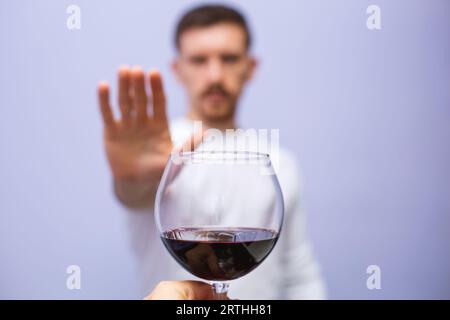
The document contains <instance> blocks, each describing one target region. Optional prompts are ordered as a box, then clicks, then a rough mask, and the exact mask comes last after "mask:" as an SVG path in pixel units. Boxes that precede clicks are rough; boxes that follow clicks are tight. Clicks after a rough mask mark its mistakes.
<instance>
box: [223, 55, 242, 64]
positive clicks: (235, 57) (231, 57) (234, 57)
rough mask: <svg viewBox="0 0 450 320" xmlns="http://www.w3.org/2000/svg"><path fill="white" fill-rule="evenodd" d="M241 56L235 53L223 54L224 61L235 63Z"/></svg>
mask: <svg viewBox="0 0 450 320" xmlns="http://www.w3.org/2000/svg"><path fill="white" fill-rule="evenodd" d="M239 58H240V57H239V56H238V55H235V54H228V55H224V56H222V61H223V62H224V63H235V62H238V61H239Z"/></svg>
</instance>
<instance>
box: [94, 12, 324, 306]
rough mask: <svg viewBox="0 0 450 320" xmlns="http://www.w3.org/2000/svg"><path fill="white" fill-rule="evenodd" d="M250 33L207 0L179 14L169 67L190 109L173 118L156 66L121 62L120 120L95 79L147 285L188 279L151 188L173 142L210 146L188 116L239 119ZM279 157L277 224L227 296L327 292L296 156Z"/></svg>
mask: <svg viewBox="0 0 450 320" xmlns="http://www.w3.org/2000/svg"><path fill="white" fill-rule="evenodd" d="M251 40H252V39H251V35H250V32H249V28H248V26H247V23H246V21H245V19H244V17H243V16H242V15H241V14H240V13H239V12H237V11H236V10H234V9H232V8H229V7H224V6H217V5H207V6H201V7H198V8H195V9H192V10H190V11H189V12H187V13H185V14H184V16H183V17H182V18H181V20H180V21H179V23H178V25H177V29H176V34H175V45H176V49H177V53H178V55H177V57H176V58H175V60H174V62H173V70H174V72H175V75H176V76H177V78H178V80H179V81H180V83H181V84H182V85H183V86H184V87H185V88H186V91H187V96H188V101H187V102H188V103H187V113H186V116H185V117H184V118H182V119H178V120H175V121H173V122H170V123H169V122H168V119H167V115H166V98H165V93H164V90H163V84H162V79H161V75H160V74H159V72H158V71H156V70H153V71H151V72H149V74H148V75H145V74H144V72H143V70H142V69H141V68H139V67H135V68H132V69H130V68H128V67H122V68H121V69H120V70H119V75H118V83H119V94H118V96H119V97H118V104H119V107H120V112H121V117H120V119H114V117H113V113H112V109H111V105H110V102H109V87H108V85H107V84H106V83H104V82H101V83H100V85H99V101H100V107H101V112H102V115H103V121H104V129H105V130H104V143H105V148H106V153H107V157H108V160H109V164H110V167H111V171H112V175H113V178H114V189H115V193H116V195H117V197H118V199H119V200H120V201H121V202H122V203H123V204H124V205H125V206H127V208H129V211H130V214H129V217H128V218H129V226H130V234H131V236H132V239H133V244H134V247H135V250H136V253H137V255H138V257H139V262H140V266H141V270H142V273H143V278H142V281H143V283H144V284H145V285H146V288H145V289H146V290H150V289H151V288H152V287H154V286H155V285H156V283H158V282H159V281H161V280H163V279H185V278H192V276H190V275H189V274H188V273H187V272H185V271H184V270H183V269H182V268H181V267H180V266H178V265H177V264H176V262H175V261H174V260H173V259H172V258H171V257H170V256H169V254H168V253H167V252H166V251H165V250H164V248H163V246H162V243H161V241H160V239H159V235H158V234H157V231H156V228H155V226H154V224H153V223H154V222H153V214H152V213H153V203H154V198H155V193H156V189H157V186H158V183H159V180H160V178H161V175H162V172H163V169H164V166H165V164H166V162H167V159H168V156H169V154H170V152H171V151H172V150H173V148H174V147H176V146H181V145H184V146H185V147H188V148H190V149H193V148H196V147H198V146H199V145H200V144H201V145H200V147H204V148H207V147H208V146H207V145H206V144H205V143H202V139H201V137H202V133H201V132H200V133H199V132H193V131H194V130H193V125H192V123H193V121H202V124H203V126H204V127H205V128H206V129H208V128H215V129H219V130H222V131H224V130H226V129H236V128H238V125H237V123H236V111H237V110H236V109H237V105H238V100H239V97H240V96H241V94H242V91H243V89H244V86H245V84H246V83H247V82H248V81H249V80H250V79H251V78H252V76H253V73H254V71H255V68H256V65H257V62H256V60H255V58H254V57H253V56H252V55H251V54H250V46H251ZM146 82H149V83H150V88H151V95H148V94H147V93H146ZM149 105H151V107H148V106H149ZM252 147H254V146H250V148H252ZM279 159H280V160H279V172H278V178H279V181H280V185H281V188H282V191H283V196H284V202H285V220H284V226H283V231H282V233H281V236H280V239H279V241H278V243H277V245H276V247H275V249H274V250H273V252H272V253H271V254H270V255H269V257H268V258H267V259H266V260H265V261H264V262H263V263H262V264H261V266H259V267H258V268H257V269H255V270H254V271H252V272H251V273H250V274H248V275H246V276H245V277H243V278H242V279H238V280H235V281H233V283H232V286H231V289H230V296H231V297H233V298H239V299H281V298H284V299H321V298H324V296H325V294H324V287H323V282H322V280H321V277H320V274H319V271H318V266H317V263H316V261H315V259H314V257H313V253H312V249H311V246H310V244H309V242H308V239H307V235H306V230H305V220H304V219H305V217H304V213H303V211H302V208H301V201H300V198H299V193H300V186H299V178H298V173H297V167H296V164H295V161H294V159H293V158H292V156H290V155H289V153H287V152H286V151H284V150H281V151H280V152H279ZM136 211H139V212H136ZM147 292H148V291H147Z"/></svg>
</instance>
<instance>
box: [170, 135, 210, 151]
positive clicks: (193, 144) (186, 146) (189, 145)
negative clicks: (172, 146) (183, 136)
mask: <svg viewBox="0 0 450 320" xmlns="http://www.w3.org/2000/svg"><path fill="white" fill-rule="evenodd" d="M205 135H206V130H205V129H202V130H199V131H198V132H196V133H194V134H193V135H192V136H191V137H190V138H189V139H188V140H186V142H184V143H183V145H182V146H181V147H179V148H178V150H176V151H178V152H181V151H182V152H189V151H194V150H195V149H196V148H197V147H198V146H199V145H200V144H201V143H202V142H203V138H204V137H205Z"/></svg>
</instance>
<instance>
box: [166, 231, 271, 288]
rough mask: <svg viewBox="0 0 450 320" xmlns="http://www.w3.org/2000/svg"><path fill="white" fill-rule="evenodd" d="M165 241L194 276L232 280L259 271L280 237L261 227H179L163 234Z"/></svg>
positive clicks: (173, 253) (171, 252)
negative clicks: (258, 267) (259, 267)
mask: <svg viewBox="0 0 450 320" xmlns="http://www.w3.org/2000/svg"><path fill="white" fill-rule="evenodd" d="M161 239H162V241H163V243H164V245H165V246H166V248H167V250H168V251H169V252H170V254H171V255H172V256H173V257H174V258H175V260H176V261H177V262H178V263H179V264H180V265H181V266H182V267H184V268H185V269H186V270H187V271H189V272H190V273H192V274H193V275H195V276H197V277H199V278H202V279H205V280H211V281H229V280H234V279H237V278H240V277H242V276H244V275H246V274H247V273H249V272H250V271H252V270H253V269H255V268H256V267H257V266H258V265H259V264H260V263H261V262H262V261H263V260H264V259H265V258H266V257H267V256H268V255H269V253H270V251H271V250H272V248H273V247H274V246H275V243H276V242H277V240H278V234H277V232H275V231H273V230H267V229H259V228H207V229H205V228H177V229H174V230H170V231H166V232H163V233H162V235H161Z"/></svg>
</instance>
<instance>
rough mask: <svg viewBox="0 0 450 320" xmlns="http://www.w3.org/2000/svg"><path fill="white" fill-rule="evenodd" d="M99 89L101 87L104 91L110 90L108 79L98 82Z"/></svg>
mask: <svg viewBox="0 0 450 320" xmlns="http://www.w3.org/2000/svg"><path fill="white" fill-rule="evenodd" d="M98 89H99V90H100V91H102V92H104V91H106V90H108V89H109V83H108V81H104V80H102V81H100V82H99V83H98Z"/></svg>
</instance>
